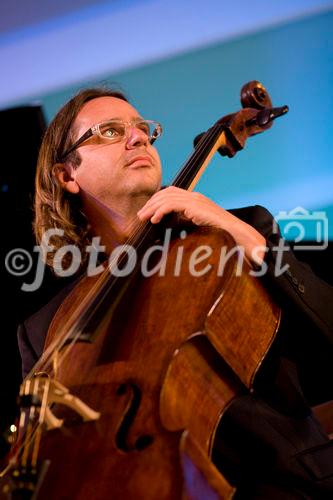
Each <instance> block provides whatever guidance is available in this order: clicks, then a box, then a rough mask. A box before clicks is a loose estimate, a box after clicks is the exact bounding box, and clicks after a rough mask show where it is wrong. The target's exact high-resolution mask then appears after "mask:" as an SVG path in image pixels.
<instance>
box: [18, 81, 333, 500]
mask: <svg viewBox="0 0 333 500" xmlns="http://www.w3.org/2000/svg"><path fill="white" fill-rule="evenodd" d="M159 134H160V126H159V124H157V123H149V121H146V120H143V119H142V117H141V116H140V115H139V113H138V112H137V110H136V109H134V108H133V107H132V106H131V105H130V104H129V103H128V102H127V100H126V99H125V98H124V96H123V95H122V94H120V93H118V92H113V91H108V90H105V89H102V90H101V89H88V90H85V91H83V92H81V93H80V94H78V96H76V97H74V98H73V99H72V100H71V101H69V103H67V104H66V105H65V106H64V107H63V108H62V110H60V112H59V113H58V115H57V116H56V117H55V119H54V120H53V122H52V123H51V124H50V126H49V128H48V130H47V132H46V135H45V138H44V140H43V144H42V147H41V151H40V156H39V161H38V168H37V177H36V202H35V211H36V219H35V232H36V236H37V240H38V241H39V242H41V241H42V239H43V235H44V233H45V231H46V230H48V229H62V230H63V235H56V236H54V237H53V239H52V244H54V249H53V250H52V251H50V252H48V254H47V260H48V263H49V264H50V265H52V264H53V258H54V255H55V254H56V252H57V250H58V249H59V248H61V247H62V246H63V245H65V244H71V245H73V244H74V245H76V246H77V247H78V248H79V249H80V251H81V255H82V256H83V261H82V262H83V263H84V262H86V261H87V259H88V255H87V252H86V248H87V245H88V244H89V243H90V242H91V240H92V238H93V237H94V236H99V237H100V238H101V240H100V241H101V244H102V245H103V246H104V247H105V252H106V254H110V253H111V252H112V250H113V249H114V248H115V247H116V246H117V245H119V244H122V243H124V242H125V241H126V240H127V238H128V237H129V236H131V234H132V233H133V231H134V230H135V228H136V227H137V225H138V222H140V221H141V222H143V221H147V220H150V221H151V222H152V223H153V224H156V223H158V222H160V221H161V220H162V218H163V217H164V216H165V215H167V214H169V213H171V212H176V213H178V214H180V215H181V217H182V218H183V219H185V220H188V221H190V222H191V223H193V224H195V225H198V226H211V227H216V228H221V229H225V230H227V231H228V232H229V233H230V234H231V235H232V236H233V238H234V240H235V242H236V243H237V244H238V245H239V246H240V247H242V248H243V249H244V253H245V255H246V257H247V258H248V260H249V261H250V262H252V264H253V265H254V266H255V268H256V269H259V268H260V266H261V265H264V264H265V265H266V266H267V273H266V276H265V277H264V278H263V280H264V281H265V283H266V284H267V286H268V287H269V289H270V291H271V293H272V294H273V295H274V296H275V298H276V300H277V301H278V302H279V304H280V305H281V306H282V307H283V311H284V312H285V313H284V314H283V321H282V327H281V331H280V332H279V335H278V339H277V341H276V342H275V343H274V346H273V348H272V351H271V353H270V354H269V356H268V358H267V359H266V361H265V363H264V366H263V368H262V369H261V372H260V373H259V376H258V379H257V383H256V387H255V388H256V391H255V392H254V393H253V394H246V395H245V396H242V397H240V398H236V400H235V401H234V402H233V403H232V404H231V405H230V407H229V409H228V410H227V411H226V413H225V415H224V417H223V418H222V420H221V425H220V427H219V429H218V432H217V438H216V443H215V451H214V457H213V458H214V461H215V463H216V464H217V466H218V467H219V468H220V469H221V471H222V472H223V473H224V474H225V476H226V477H227V479H229V481H231V482H232V483H233V484H235V485H236V486H237V487H238V489H237V494H236V496H237V497H238V498H267V499H272V498H290V499H296V498H319V497H320V498H324V497H325V495H327V497H328V496H329V495H330V494H332V493H333V465H332V464H333V445H332V443H333V442H332V441H330V440H329V438H328V436H327V435H326V434H325V432H324V430H323V429H322V428H321V427H320V425H319V424H318V422H317V421H316V420H315V419H314V418H313V417H312V414H311V410H310V408H309V404H308V402H307V401H306V399H307V398H308V399H309V402H310V404H315V403H320V402H322V401H325V400H328V399H332V398H333V391H332V386H331V383H330V382H329V383H328V382H327V381H329V380H330V379H329V377H330V376H331V375H332V368H331V365H332V363H331V360H332V358H331V356H332V352H333V349H332V346H333V317H332V312H331V311H330V310H328V309H330V308H328V307H327V303H328V301H329V300H332V298H333V290H332V288H331V287H329V286H328V285H327V284H326V283H324V282H322V281H321V280H319V279H318V278H317V277H316V276H314V275H313V273H312V272H311V270H310V269H308V268H307V267H306V266H304V265H303V264H302V263H300V262H298V261H297V260H296V259H295V257H294V256H293V255H292V253H291V252H290V251H287V252H286V254H285V255H283V263H282V264H284V265H285V264H287V266H286V269H285V271H284V272H282V274H280V275H279V276H276V275H275V274H274V269H275V263H276V259H277V251H276V248H277V244H278V242H279V236H278V235H277V234H274V233H273V229H272V227H273V221H272V218H271V216H270V214H269V213H268V212H267V211H266V210H265V209H263V208H261V207H249V208H245V209H237V210H233V211H226V210H224V209H223V208H221V207H219V206H218V205H216V204H215V203H213V202H212V201H211V200H209V199H208V198H206V197H205V196H203V195H201V194H199V193H191V192H187V191H184V190H181V189H178V188H175V187H169V188H165V189H162V190H160V187H161V163H160V159H159V156H158V153H157V151H156V149H155V148H154V147H153V145H152V142H153V141H154V140H155V139H156V138H157V137H158V135H159ZM281 267H282V269H283V266H281ZM71 286H72V285H69V287H66V288H65V289H64V290H63V291H62V292H61V293H60V294H58V296H56V297H55V299H54V300H53V301H51V303H49V304H48V305H47V306H46V307H44V308H43V309H42V310H41V311H40V312H38V313H36V314H35V315H34V316H33V317H32V318H29V319H28V320H27V321H26V322H25V324H24V325H22V326H21V327H20V329H19V344H20V350H21V354H22V359H23V373H24V374H27V373H28V372H29V371H30V369H31V368H32V366H33V364H34V362H35V361H36V360H37V359H38V357H39V356H40V355H41V352H42V349H43V344H44V341H45V336H46V332H47V329H48V326H49V324H50V322H51V320H52V317H53V315H54V313H55V312H56V310H57V308H58V307H59V306H60V304H61V303H62V301H63V300H64V298H65V297H66V295H67V294H68V291H69V289H70V288H71ZM311 354H312V355H313V356H314V357H315V360H313V359H312V358H311ZM308 369H310V370H311V375H312V374H313V377H312V376H311V377H309V373H308ZM331 380H332V379H331ZM302 389H303V390H304V391H305V396H304V395H303V392H302Z"/></svg>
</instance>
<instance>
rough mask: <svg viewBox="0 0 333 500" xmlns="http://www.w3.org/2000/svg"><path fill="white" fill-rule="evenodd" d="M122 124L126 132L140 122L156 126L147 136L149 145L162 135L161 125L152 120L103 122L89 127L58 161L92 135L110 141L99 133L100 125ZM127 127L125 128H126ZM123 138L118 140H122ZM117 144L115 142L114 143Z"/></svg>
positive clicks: (62, 159)
mask: <svg viewBox="0 0 333 500" xmlns="http://www.w3.org/2000/svg"><path fill="white" fill-rule="evenodd" d="M112 121H114V122H122V123H123V124H124V125H125V131H126V130H127V127H128V125H130V126H131V127H136V126H137V124H138V123H140V122H145V123H153V124H155V125H156V127H155V129H154V131H153V133H152V134H151V135H149V136H148V140H149V143H150V144H153V143H154V142H155V141H156V139H157V138H158V137H160V136H161V135H162V131H163V129H162V125H161V124H160V123H159V122H155V121H154V120H144V119H140V120H136V121H135V120H131V121H129V122H128V121H127V122H125V121H123V120H117V119H112V118H111V119H110V120H104V121H102V122H100V123H96V125H93V126H92V127H90V128H89V129H88V130H87V131H86V132H85V133H84V134H83V135H81V137H80V138H79V139H78V140H77V141H75V142H74V144H72V146H70V147H69V148H68V149H67V150H65V153H63V154H62V155H61V157H60V159H59V161H60V162H63V161H64V160H65V158H66V157H67V156H68V155H69V154H70V153H72V152H73V151H74V150H75V149H77V148H78V147H79V146H80V144H82V143H83V142H85V141H86V140H87V139H89V137H92V136H93V135H97V136H99V137H102V138H103V139H106V140H112V139H111V138H108V137H105V136H104V135H102V133H101V131H100V126H101V125H104V124H105V123H108V122H112ZM126 125H127V127H126ZM156 132H157V135H154V134H155V133H156ZM122 139H123V137H122V138H121V139H120V140H122ZM116 142H117V141H116Z"/></svg>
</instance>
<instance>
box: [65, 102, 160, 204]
mask: <svg viewBox="0 0 333 500" xmlns="http://www.w3.org/2000/svg"><path fill="white" fill-rule="evenodd" d="M114 118H115V119H121V120H123V121H125V122H130V121H132V120H134V119H136V118H140V115H139V114H138V112H137V111H136V109H135V108H133V106H131V105H130V104H129V103H128V102H126V101H123V100H122V99H118V98H116V97H98V98H96V99H93V100H92V101H89V102H87V103H86V104H85V105H84V106H83V107H82V109H81V110H80V112H79V114H78V115H77V117H76V120H75V122H74V141H75V140H77V139H78V138H80V137H81V136H82V135H83V134H84V133H85V132H86V131H87V130H88V129H89V128H90V127H91V126H92V125H95V124H97V123H100V122H103V121H106V120H110V119H114ZM148 118H149V117H148ZM78 152H79V154H80V157H81V163H80V165H79V166H78V167H77V168H76V169H75V170H72V173H73V176H74V178H75V181H76V183H77V184H78V185H79V188H80V192H81V194H83V195H84V194H88V195H90V196H93V197H94V198H97V199H98V200H99V201H101V202H103V203H105V204H106V205H109V206H113V205H114V204H115V203H117V202H121V200H123V199H125V198H126V197H129V198H130V197H133V196H148V197H149V196H151V195H152V194H153V193H155V192H156V191H158V189H160V186H161V162H160V158H159V155H158V153H157V151H156V149H155V148H154V147H153V146H152V145H151V144H150V143H149V141H148V138H147V136H146V135H145V134H144V133H143V132H142V131H141V130H139V129H138V128H135V127H130V128H129V132H128V136H127V137H124V138H123V139H122V140H121V141H119V142H115V143H111V142H110V141H108V139H105V138H102V137H99V136H95V135H94V136H92V137H91V138H89V139H88V140H87V141H86V142H84V143H83V144H82V145H81V146H79V148H78Z"/></svg>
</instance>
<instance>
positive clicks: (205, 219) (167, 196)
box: [138, 186, 266, 265]
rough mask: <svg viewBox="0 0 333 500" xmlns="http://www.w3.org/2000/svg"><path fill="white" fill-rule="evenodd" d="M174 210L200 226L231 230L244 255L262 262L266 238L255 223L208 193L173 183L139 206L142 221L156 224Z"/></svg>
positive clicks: (256, 261) (258, 262)
mask: <svg viewBox="0 0 333 500" xmlns="http://www.w3.org/2000/svg"><path fill="white" fill-rule="evenodd" d="M171 212H176V213H178V214H180V215H181V216H182V217H184V218H185V219H188V220H190V221H192V222H193V224H196V225H197V226H210V227H216V228H219V229H225V230H226V231H228V232H229V233H230V234H231V235H232V236H233V238H234V239H235V241H236V243H237V244H238V245H239V246H242V247H243V248H244V251H245V255H246V256H247V257H248V258H249V259H250V261H251V262H254V263H255V264H259V265H260V264H261V263H262V261H263V258H264V255H265V246H266V241H265V238H264V237H263V236H262V235H261V234H260V233H258V231H256V230H255V229H254V228H253V227H252V226H250V225H249V224H246V222H243V221H242V220H240V219H238V218H237V217H235V216H234V215H232V214H231V213H229V212H227V211H226V210H224V208H222V207H220V206H219V205H217V204H216V203H214V202H213V201H212V200H210V199H209V198H207V197H206V196H204V195H202V194H200V193H196V192H190V191H186V190H184V189H180V188H177V187H174V186H171V187H168V188H165V189H162V190H161V191H158V192H157V193H155V194H154V195H153V196H152V197H151V198H150V199H149V200H148V201H147V203H146V204H145V205H144V206H143V207H142V208H141V210H139V212H138V217H139V219H140V220H142V221H146V220H150V221H151V222H152V223H153V224H156V223H158V222H160V221H161V219H162V218H163V217H164V215H167V214H169V213H171Z"/></svg>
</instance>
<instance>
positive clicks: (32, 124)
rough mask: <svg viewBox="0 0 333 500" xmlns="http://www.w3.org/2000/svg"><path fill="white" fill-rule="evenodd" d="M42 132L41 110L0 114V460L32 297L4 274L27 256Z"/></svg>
mask: <svg viewBox="0 0 333 500" xmlns="http://www.w3.org/2000/svg"><path fill="white" fill-rule="evenodd" d="M45 129H46V121H45V118H44V115H43V111H42V107H41V106H35V105H34V106H24V107H17V108H12V109H5V110H2V111H0V207H1V212H0V213H1V232H2V237H1V246H0V252H1V260H2V263H3V265H2V267H1V285H2V293H1V297H2V298H1V302H2V313H1V320H2V321H1V324H2V332H1V350H0V352H1V355H0V380H1V384H0V405H1V413H0V455H1V454H3V453H4V452H5V451H6V449H7V445H6V441H5V436H6V429H7V427H8V426H9V425H10V424H11V423H12V422H13V420H14V419H15V415H16V403H15V401H16V394H17V391H18V387H19V383H20V379H21V362H20V357H19V353H18V348H17V341H16V330H17V326H18V323H19V322H20V321H22V319H23V318H24V316H25V315H26V314H27V313H28V312H29V311H30V309H31V307H32V303H33V300H34V299H33V297H32V296H31V294H30V295H29V293H27V292H23V291H22V289H21V287H22V277H20V276H18V275H15V274H14V273H12V272H10V271H9V270H8V266H7V264H8V262H7V260H6V258H7V256H8V255H9V254H10V252H12V251H13V250H15V249H18V248H20V249H23V250H25V251H26V252H28V253H29V254H30V255H31V256H33V255H34V253H33V246H34V238H33V234H32V216H33V212H32V203H33V194H34V177H35V170H36V163H37V156H38V150H39V147H40V144H41V140H42V137H43V134H44V132H45Z"/></svg>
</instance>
